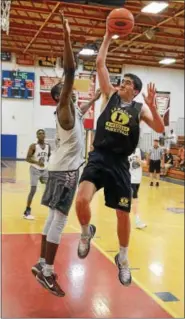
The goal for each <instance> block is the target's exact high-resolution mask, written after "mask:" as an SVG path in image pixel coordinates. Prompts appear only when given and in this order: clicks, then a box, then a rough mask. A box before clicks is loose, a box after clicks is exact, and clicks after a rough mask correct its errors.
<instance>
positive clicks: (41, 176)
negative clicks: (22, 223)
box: [23, 129, 51, 220]
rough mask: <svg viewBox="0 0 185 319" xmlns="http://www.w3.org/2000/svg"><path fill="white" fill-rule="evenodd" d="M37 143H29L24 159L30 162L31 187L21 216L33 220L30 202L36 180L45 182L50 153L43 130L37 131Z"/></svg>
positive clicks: (34, 190)
mask: <svg viewBox="0 0 185 319" xmlns="http://www.w3.org/2000/svg"><path fill="white" fill-rule="evenodd" d="M36 134H37V143H34V144H31V145H30V147H29V150H28V154H27V157H26V160H27V162H28V163H30V164H31V165H30V184H31V189H30V193H29V195H28V199H27V205H26V209H25V211H24V214H23V218H25V219H28V220H33V219H34V217H33V215H31V203H32V200H33V197H34V195H35V193H36V190H37V184H38V181H39V180H40V182H41V183H42V184H46V183H47V179H48V168H47V166H48V160H49V157H50V155H51V147H50V145H49V144H48V143H45V131H44V130H43V129H40V130H38V131H37V133H36Z"/></svg>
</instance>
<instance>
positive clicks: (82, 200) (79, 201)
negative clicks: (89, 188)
mask: <svg viewBox="0 0 185 319" xmlns="http://www.w3.org/2000/svg"><path fill="white" fill-rule="evenodd" d="M88 205H89V199H88V197H87V196H85V194H83V193H82V192H79V193H78V195H77V198H76V210H77V213H78V212H79V211H81V210H83V211H84V209H85V207H87V206H88Z"/></svg>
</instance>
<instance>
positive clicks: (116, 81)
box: [110, 75, 121, 88]
mask: <svg viewBox="0 0 185 319" xmlns="http://www.w3.org/2000/svg"><path fill="white" fill-rule="evenodd" d="M110 82H111V84H112V85H113V86H114V87H115V88H116V87H118V86H120V83H121V75H110Z"/></svg>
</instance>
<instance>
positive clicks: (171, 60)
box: [159, 58, 176, 64]
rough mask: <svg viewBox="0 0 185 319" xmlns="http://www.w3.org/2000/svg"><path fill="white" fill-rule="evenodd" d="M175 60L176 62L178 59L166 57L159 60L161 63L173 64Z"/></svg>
mask: <svg viewBox="0 0 185 319" xmlns="http://www.w3.org/2000/svg"><path fill="white" fill-rule="evenodd" d="M175 62H176V59H173V58H165V59H163V60H161V61H159V63H160V64H172V63H175Z"/></svg>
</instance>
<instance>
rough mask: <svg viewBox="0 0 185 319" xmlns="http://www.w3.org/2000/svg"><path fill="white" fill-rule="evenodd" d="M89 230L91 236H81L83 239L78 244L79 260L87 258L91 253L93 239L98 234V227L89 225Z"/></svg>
mask: <svg viewBox="0 0 185 319" xmlns="http://www.w3.org/2000/svg"><path fill="white" fill-rule="evenodd" d="M89 228H90V233H91V234H90V235H89V236H84V235H81V238H80V241H79V244H78V257H79V258H85V257H86V256H87V255H88V253H89V251H90V243H91V239H92V238H93V237H94V235H95V233H96V227H95V226H94V225H89Z"/></svg>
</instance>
